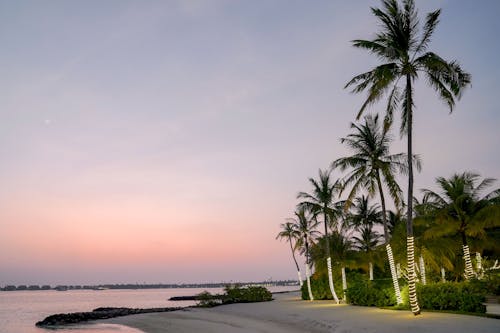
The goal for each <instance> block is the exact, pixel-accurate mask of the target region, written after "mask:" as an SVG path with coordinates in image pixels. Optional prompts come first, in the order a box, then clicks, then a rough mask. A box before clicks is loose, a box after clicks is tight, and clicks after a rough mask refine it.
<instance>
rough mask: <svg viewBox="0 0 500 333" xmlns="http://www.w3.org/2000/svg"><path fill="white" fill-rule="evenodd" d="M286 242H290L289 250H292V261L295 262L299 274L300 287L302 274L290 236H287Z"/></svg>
mask: <svg viewBox="0 0 500 333" xmlns="http://www.w3.org/2000/svg"><path fill="white" fill-rule="evenodd" d="M288 242H289V243H290V250H291V251H292V257H293V261H294V262H295V267H297V275H298V276H299V283H300V287H301V288H302V275H301V274H300V268H299V264H298V263H297V259H296V258H295V251H294V250H293V246H292V238H291V237H288Z"/></svg>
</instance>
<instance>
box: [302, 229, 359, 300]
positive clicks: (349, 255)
mask: <svg viewBox="0 0 500 333" xmlns="http://www.w3.org/2000/svg"><path fill="white" fill-rule="evenodd" d="M328 237H329V240H328V243H329V246H330V253H331V254H332V255H333V257H334V258H335V263H336V264H338V265H340V267H341V268H340V269H341V278H342V290H345V289H347V278H346V271H345V268H346V266H350V265H353V263H354V262H355V251H354V244H353V241H352V239H351V235H350V232H349V231H348V230H347V229H346V228H342V229H341V230H340V231H333V232H331V233H330V234H329V235H328ZM325 243H326V239H325V236H322V237H320V238H318V239H317V242H316V244H314V245H313V246H312V248H311V259H312V260H313V261H314V263H315V267H316V273H319V274H321V275H322V274H324V275H326V274H327V267H326V266H325V262H324V258H325V257H326V255H327V254H326V253H325V249H326V246H325ZM344 296H345V295H344ZM344 299H345V297H344Z"/></svg>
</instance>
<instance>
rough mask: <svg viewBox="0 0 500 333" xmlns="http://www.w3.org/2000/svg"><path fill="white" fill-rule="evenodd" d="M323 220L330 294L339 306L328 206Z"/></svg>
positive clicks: (324, 211)
mask: <svg viewBox="0 0 500 333" xmlns="http://www.w3.org/2000/svg"><path fill="white" fill-rule="evenodd" d="M323 209H324V210H323V219H324V223H325V239H326V242H325V244H326V255H327V258H326V267H327V268H328V284H329V285H330V292H331V293H332V296H333V299H334V300H335V302H337V304H339V303H340V301H339V298H338V297H337V293H335V287H334V286H333V274H332V258H331V255H330V239H329V237H328V223H327V215H326V206H325V207H323Z"/></svg>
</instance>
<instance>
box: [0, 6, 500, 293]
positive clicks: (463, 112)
mask: <svg viewBox="0 0 500 333" xmlns="http://www.w3.org/2000/svg"><path fill="white" fill-rule="evenodd" d="M378 5H379V2H378V1H329V0H325V1H319V0H318V1H313V2H311V1H306V0H303V1H288V0H286V1H285V0H283V1H280V0H273V1H264V0H258V1H229V0H228V1H224V0H221V1H217V0H213V1H208V0H207V1H204V0H193V1H174V0H171V1H126V0H123V1H122V0H120V1H112V0H107V1H63V0H51V1H49V0H47V1H38V0H36V1H35V0H33V1H24V0H20V1H0V45H2V48H1V52H0V71H1V75H0V161H1V163H0V184H1V185H0V286H2V285H5V284H32V283H33V284H34V283H49V284H58V283H66V284H69V283H75V284H76V283H79V284H80V283H82V284H84V283H127V282H131V283H134V282H140V283H142V282H150V283H156V282H165V283H167V282H173V283H175V282H202V281H230V280H264V279H268V278H273V279H288V278H290V279H293V278H295V276H296V273H295V269H294V265H293V263H292V261H291V258H290V253H289V248H288V247H287V245H286V244H285V243H284V242H279V241H276V240H275V239H274V238H275V235H276V234H277V233H278V231H279V224H280V223H282V222H284V219H285V218H286V217H290V216H292V214H293V211H294V207H295V205H296V203H297V200H296V198H295V196H296V194H297V192H298V191H303V190H305V191H309V184H308V181H307V178H308V177H311V176H314V177H315V176H316V175H317V171H318V168H326V167H327V166H328V165H329V163H330V162H331V161H332V160H333V159H336V158H338V157H341V156H344V155H345V154H346V150H345V149H344V148H343V147H342V146H341V145H340V143H339V138H340V137H342V136H345V135H347V134H348V133H349V122H351V121H353V120H354V116H355V114H356V111H357V110H358V108H359V107H360V105H361V103H362V100H363V96H361V95H352V94H349V92H348V91H345V90H344V89H343V86H344V84H345V83H346V82H347V81H348V80H349V79H350V78H351V77H352V76H353V75H355V74H358V73H360V72H363V71H365V70H368V69H369V68H371V67H372V66H374V65H375V64H377V60H376V59H374V58H373V57H371V56H369V55H367V54H366V53H365V52H363V51H360V50H356V49H354V48H352V47H351V46H350V43H349V41H350V40H352V39H356V38H371V37H373V33H374V31H375V30H376V29H377V26H376V22H375V20H374V18H373V17H372V15H371V13H370V10H369V6H378ZM417 5H418V7H419V9H420V12H421V14H423V13H426V12H428V11H430V10H433V9H436V8H442V9H443V13H442V16H441V23H440V24H439V26H438V29H437V31H436V33H435V38H434V40H433V43H432V44H431V49H432V50H434V51H436V52H437V53H438V54H440V55H442V56H443V57H444V58H446V59H450V60H451V59H455V58H456V59H458V60H459V61H460V63H461V64H462V66H463V67H464V68H465V69H466V70H467V71H469V72H470V73H471V74H472V78H473V85H472V88H471V89H469V90H468V91H467V92H466V93H465V94H464V96H463V99H462V100H461V101H460V102H459V103H458V105H457V107H456V109H455V111H454V113H453V114H451V115H450V114H449V113H448V110H447V108H446V106H444V105H443V104H442V102H440V101H439V100H438V99H437V97H436V95H435V94H434V92H433V91H431V90H430V89H429V88H426V86H425V84H423V83H424V82H422V84H419V85H418V86H417V87H416V96H417V98H416V105H417V109H416V114H415V133H414V135H415V139H414V142H415V143H414V146H415V151H416V152H417V153H419V154H420V155H421V156H422V158H423V162H424V163H423V166H424V168H423V171H422V172H421V173H420V174H418V175H416V188H417V189H420V188H423V187H430V188H432V187H433V180H434V178H435V177H437V176H449V175H451V174H452V173H453V172H457V171H460V172H461V171H464V170H474V171H476V172H479V173H480V174H481V175H483V176H490V177H496V178H500V154H499V149H498V146H499V144H500V131H499V130H498V128H499V125H500V116H499V114H500V113H499V112H498V111H499V103H498V99H497V98H498V94H499V92H500V66H499V62H498V59H499V43H498V38H499V37H498V36H499V34H500V21H499V20H498V14H499V13H500V2H498V1H496V0H489V1H488V0H485V1H480V2H475V1H468V0H463V1H458V0H457V1H418V2H417ZM371 111H373V112H382V111H383V104H380V105H377V106H376V107H373V108H371ZM394 137H395V138H396V139H397V141H396V142H395V143H394V152H399V151H402V150H403V149H405V148H404V147H405V144H406V143H405V141H404V140H403V141H400V140H399V135H398V134H397V133H394ZM335 176H336V177H338V176H340V175H339V174H335ZM403 184H405V183H404V181H403ZM301 261H302V259H301Z"/></svg>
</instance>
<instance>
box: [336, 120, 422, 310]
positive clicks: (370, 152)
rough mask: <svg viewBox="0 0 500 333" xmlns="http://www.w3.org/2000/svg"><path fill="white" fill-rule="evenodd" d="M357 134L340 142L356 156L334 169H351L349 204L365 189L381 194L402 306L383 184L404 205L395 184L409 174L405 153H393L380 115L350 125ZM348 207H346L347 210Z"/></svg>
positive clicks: (417, 162)
mask: <svg viewBox="0 0 500 333" xmlns="http://www.w3.org/2000/svg"><path fill="white" fill-rule="evenodd" d="M351 128H352V129H354V133H351V134H349V135H348V136H347V137H345V138H342V139H340V142H341V143H343V144H345V145H347V146H348V147H349V148H350V150H351V151H352V152H353V153H354V154H353V155H351V156H347V157H342V158H339V159H337V160H335V161H334V162H333V163H332V167H334V168H340V170H341V171H344V170H346V169H350V172H349V173H348V174H347V176H346V177H345V180H344V184H345V185H352V186H351V191H350V193H349V195H348V198H347V200H346V203H347V204H348V205H350V204H351V203H352V200H353V198H354V197H355V196H356V194H357V192H358V191H359V190H360V189H366V190H367V191H368V194H369V195H370V196H374V195H375V194H376V193H378V195H379V197H380V202H381V204H382V223H383V226H384V239H385V244H386V251H387V257H388V260H389V266H390V268H391V277H392V281H393V286H394V292H395V294H396V300H397V302H398V303H402V302H403V299H402V298H401V292H400V290H399V282H398V278H397V275H396V268H395V264H394V257H393V254H392V248H391V244H390V243H389V240H390V239H389V226H388V223H387V212H386V205H385V196H384V188H383V185H385V187H386V188H387V189H388V191H389V194H390V196H391V198H392V199H393V201H394V204H395V205H396V207H397V208H400V207H401V206H402V200H401V196H402V191H401V188H400V187H399V185H398V183H397V182H396V179H395V176H396V173H402V174H405V173H407V171H408V167H407V164H406V155H405V154H402V153H400V154H390V151H389V146H390V143H391V141H392V138H391V137H390V136H389V133H388V128H384V127H383V126H381V124H380V123H379V116H378V114H377V115H375V116H374V117H373V116H371V115H368V116H365V117H364V123H363V124H359V125H358V124H354V123H351ZM413 162H414V163H415V165H416V166H417V168H418V169H420V159H419V158H418V156H416V155H414V157H413ZM348 205H347V207H348Z"/></svg>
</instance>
